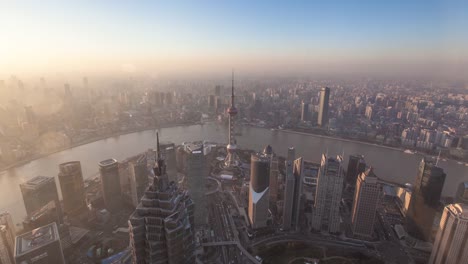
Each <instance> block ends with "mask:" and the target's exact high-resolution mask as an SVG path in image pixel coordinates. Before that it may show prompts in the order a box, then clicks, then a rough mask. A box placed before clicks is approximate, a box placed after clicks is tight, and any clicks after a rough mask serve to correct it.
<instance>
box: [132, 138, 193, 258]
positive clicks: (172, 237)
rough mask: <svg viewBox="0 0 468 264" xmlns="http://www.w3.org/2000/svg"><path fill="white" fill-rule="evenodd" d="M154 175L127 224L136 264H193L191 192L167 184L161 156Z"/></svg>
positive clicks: (172, 184)
mask: <svg viewBox="0 0 468 264" xmlns="http://www.w3.org/2000/svg"><path fill="white" fill-rule="evenodd" d="M157 146H158V149H159V138H158V142H157ZM157 153H161V152H160V151H159V150H158V152H157ZM154 175H155V176H154V180H153V183H152V184H151V185H150V186H149V187H148V189H147V190H146V191H145V194H144V196H143V197H142V199H141V202H140V204H139V205H138V206H137V208H136V209H135V211H134V212H133V214H132V215H131V216H130V218H129V220H128V226H129V234H130V247H131V250H132V256H133V257H132V258H133V263H139V264H140V263H141V264H149V263H161V264H179V263H194V262H195V257H194V256H195V255H194V249H195V243H194V227H193V225H194V218H193V210H194V204H193V201H192V200H191V199H190V197H189V195H188V191H186V190H184V189H181V188H179V187H178V186H177V183H176V182H169V181H168V177H167V174H166V165H165V162H164V159H162V157H161V156H160V154H158V157H157V162H156V165H155V168H154Z"/></svg>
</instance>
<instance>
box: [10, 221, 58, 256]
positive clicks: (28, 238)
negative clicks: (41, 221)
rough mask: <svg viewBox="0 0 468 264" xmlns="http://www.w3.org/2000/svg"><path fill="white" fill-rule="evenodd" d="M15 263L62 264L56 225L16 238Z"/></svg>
mask: <svg viewBox="0 0 468 264" xmlns="http://www.w3.org/2000/svg"><path fill="white" fill-rule="evenodd" d="M15 261H16V263H34V264H50V263H54V264H55V263H57V264H64V263H65V258H64V256H63V251H62V244H61V243H60V235H59V231H58V228H57V224H56V223H51V224H48V225H46V226H42V227H39V228H37V229H34V230H32V231H29V232H27V233H25V234H22V235H20V236H17V237H16V247H15Z"/></svg>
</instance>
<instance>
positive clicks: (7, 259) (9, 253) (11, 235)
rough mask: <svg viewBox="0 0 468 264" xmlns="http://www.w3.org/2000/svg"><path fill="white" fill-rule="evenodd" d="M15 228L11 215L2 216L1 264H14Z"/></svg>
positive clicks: (0, 233) (0, 235)
mask: <svg viewBox="0 0 468 264" xmlns="http://www.w3.org/2000/svg"><path fill="white" fill-rule="evenodd" d="M15 236H16V231H15V226H14V224H13V220H12V219H11V215H10V214H9V213H6V212H4V213H1V214H0V263H2V264H14V263H15V258H14V250H15Z"/></svg>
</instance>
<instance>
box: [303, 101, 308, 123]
mask: <svg viewBox="0 0 468 264" xmlns="http://www.w3.org/2000/svg"><path fill="white" fill-rule="evenodd" d="M309 120H310V112H309V104H308V103H305V102H304V101H302V104H301V121H302V122H305V121H309Z"/></svg>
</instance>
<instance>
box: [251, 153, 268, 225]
mask: <svg viewBox="0 0 468 264" xmlns="http://www.w3.org/2000/svg"><path fill="white" fill-rule="evenodd" d="M269 185H270V158H269V157H268V156H267V155H265V154H262V153H255V154H252V155H251V157H250V190H249V212H248V213H249V220H250V224H251V226H252V228H253V229H256V228H261V227H266V226H267V220H268V208H269V203H270V201H269V198H270V194H269V191H270V187H269Z"/></svg>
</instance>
